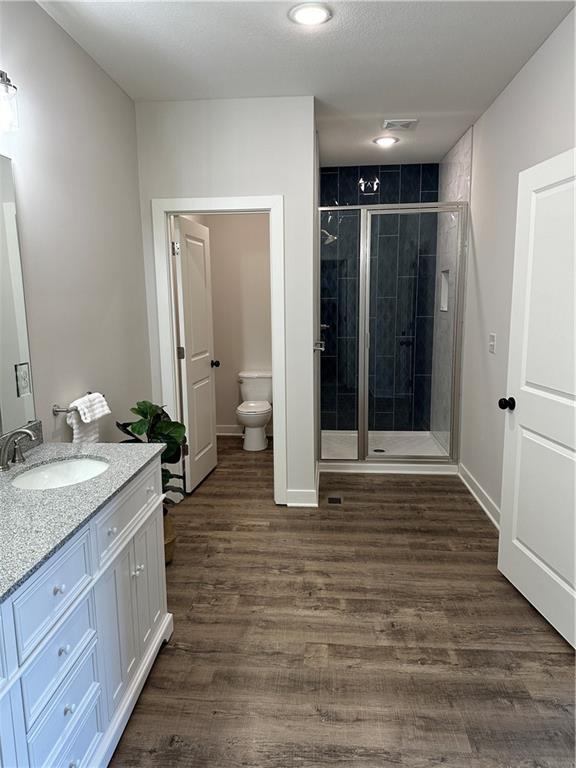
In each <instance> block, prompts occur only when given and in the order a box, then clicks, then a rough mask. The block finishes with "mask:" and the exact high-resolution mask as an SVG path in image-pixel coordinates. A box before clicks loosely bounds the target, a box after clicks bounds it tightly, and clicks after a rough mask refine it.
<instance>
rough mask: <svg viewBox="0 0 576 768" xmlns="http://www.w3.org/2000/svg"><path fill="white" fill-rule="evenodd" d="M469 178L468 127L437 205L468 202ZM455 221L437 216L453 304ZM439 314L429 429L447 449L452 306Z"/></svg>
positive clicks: (447, 163)
mask: <svg viewBox="0 0 576 768" xmlns="http://www.w3.org/2000/svg"><path fill="white" fill-rule="evenodd" d="M471 175H472V128H469V129H468V131H467V132H466V133H465V134H464V135H463V136H462V138H461V139H460V140H459V141H458V142H457V143H456V144H455V145H454V146H453V147H452V149H451V150H450V152H448V154H447V155H446V157H444V159H443V160H442V162H441V163H440V173H439V193H438V199H439V200H440V201H441V202H450V203H453V202H457V201H464V202H469V201H470V181H471ZM457 236H458V229H457V220H456V217H455V216H454V215H453V214H448V213H444V214H441V216H440V218H439V222H438V245H437V249H436V250H437V265H436V281H437V283H438V282H439V281H440V273H441V272H442V271H443V270H448V274H449V290H448V294H449V297H450V299H451V300H452V302H455V301H456V285H455V277H456V267H457V259H458V242H457ZM449 309H450V311H448V312H442V311H441V310H440V309H439V307H438V306H436V311H435V320H434V354H433V359H432V371H433V376H432V382H433V383H432V398H431V414H430V429H431V431H432V433H433V435H434V437H435V438H436V440H437V441H438V442H439V443H440V445H442V447H443V448H445V450H446V451H448V450H449V449H450V426H451V424H450V422H451V407H452V370H453V366H452V355H453V348H454V323H455V320H456V314H455V307H454V306H453V307H450V308H449Z"/></svg>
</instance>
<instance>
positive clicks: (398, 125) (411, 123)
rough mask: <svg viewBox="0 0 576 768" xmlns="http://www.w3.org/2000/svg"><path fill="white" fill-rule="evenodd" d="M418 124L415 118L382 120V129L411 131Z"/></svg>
mask: <svg viewBox="0 0 576 768" xmlns="http://www.w3.org/2000/svg"><path fill="white" fill-rule="evenodd" d="M418 122H419V120H418V118H417V117H392V118H390V119H388V120H384V122H383V123H382V129H383V130H384V131H413V130H414V128H416V126H417V125H418Z"/></svg>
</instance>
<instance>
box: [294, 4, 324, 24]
mask: <svg viewBox="0 0 576 768" xmlns="http://www.w3.org/2000/svg"><path fill="white" fill-rule="evenodd" d="M288 18H289V19H290V20H291V21H293V22H295V23H296V24H303V25H304V26H306V27H315V26H317V25H318V24H324V23H325V22H327V21H329V20H330V19H331V18H332V11H331V10H330V8H328V6H327V5H324V3H301V4H300V5H295V6H294V7H293V8H291V9H290V11H289V12H288Z"/></svg>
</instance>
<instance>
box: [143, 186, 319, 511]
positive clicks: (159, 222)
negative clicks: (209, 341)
mask: <svg viewBox="0 0 576 768" xmlns="http://www.w3.org/2000/svg"><path fill="white" fill-rule="evenodd" d="M252 211H260V212H264V213H268V214H269V217H270V291H271V304H272V402H273V403H274V425H273V427H274V501H275V502H276V504H286V503H287V502H288V499H287V494H288V491H287V488H286V483H287V480H286V477H287V467H286V463H287V446H286V427H287V423H286V420H287V416H286V327H285V325H286V317H285V291H284V198H283V196H282V195H270V196H267V197H260V196H259V197H180V198H164V199H155V200H152V233H153V242H154V269H155V284H156V308H157V312H158V338H159V339H175V338H176V337H175V329H174V308H173V301H172V289H171V270H170V256H169V254H170V251H169V243H170V232H169V228H168V216H169V214H178V213H193V214H203V213H248V212H252ZM150 316H152V313H151V312H150ZM156 343H157V342H156V335H155V334H154V333H153V329H150V345H151V348H152V349H154V346H155V344H156ZM159 347H160V349H159V355H160V379H161V392H159V393H154V395H155V397H156V399H159V400H160V401H161V402H162V403H163V404H165V405H166V407H167V409H168V411H169V412H170V411H172V412H173V413H177V412H178V408H177V404H178V395H177V393H178V389H177V381H176V376H175V370H176V359H175V344H161V343H160V344H159ZM152 357H153V359H154V356H152ZM291 493H293V494H298V493H299V492H298V491H292V492H291ZM308 493H313V492H311V491H308Z"/></svg>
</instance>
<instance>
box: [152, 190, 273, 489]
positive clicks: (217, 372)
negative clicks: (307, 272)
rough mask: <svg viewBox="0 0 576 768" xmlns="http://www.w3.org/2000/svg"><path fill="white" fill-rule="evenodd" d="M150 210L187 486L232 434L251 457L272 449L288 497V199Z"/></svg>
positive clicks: (168, 382) (168, 394)
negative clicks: (184, 439) (183, 432)
mask: <svg viewBox="0 0 576 768" xmlns="http://www.w3.org/2000/svg"><path fill="white" fill-rule="evenodd" d="M152 214H153V231H154V251H155V270H156V297H157V313H158V331H159V337H160V369H161V370H160V373H161V387H162V393H161V397H162V402H163V403H165V404H166V407H167V410H169V412H173V413H176V414H178V417H179V418H180V420H181V421H183V422H184V423H185V424H186V427H187V434H188V443H189V453H188V456H186V457H184V461H183V465H184V466H183V468H182V469H183V474H184V478H185V480H184V483H185V489H186V491H187V492H190V491H192V490H193V489H194V488H195V487H196V486H197V485H198V484H199V483H200V482H201V481H202V480H203V479H204V477H206V476H207V475H208V474H209V473H210V472H211V471H212V469H214V467H215V466H216V463H217V435H218V434H220V435H228V436H234V437H236V438H238V439H241V438H243V439H244V447H245V448H246V449H247V450H250V451H251V452H252V455H253V456H255V455H256V454H257V452H258V451H261V450H262V451H264V450H271V449H272V447H273V455H274V501H275V502H276V503H277V504H285V503H286V408H285V349H284V346H285V329H284V322H285V321H284V247H283V239H284V238H283V201H282V197H280V196H273V197H256V198H186V199H176V200H153V201H152ZM264 405H266V406H267V407H266V408H264V407H263V406H264ZM272 409H273V414H274V418H273V420H272V413H271V411H272ZM268 445H269V448H268Z"/></svg>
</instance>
